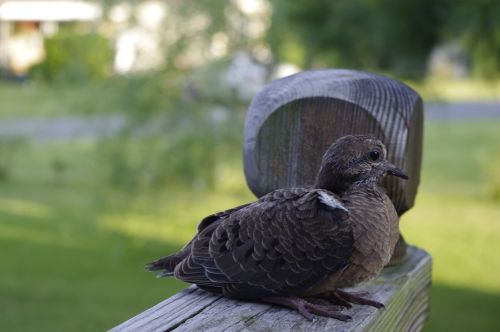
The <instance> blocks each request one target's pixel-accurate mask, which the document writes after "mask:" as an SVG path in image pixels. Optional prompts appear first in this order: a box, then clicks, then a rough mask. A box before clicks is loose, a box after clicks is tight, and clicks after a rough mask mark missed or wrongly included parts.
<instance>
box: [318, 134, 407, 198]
mask: <svg viewBox="0 0 500 332" xmlns="http://www.w3.org/2000/svg"><path fill="white" fill-rule="evenodd" d="M386 158H387V149H386V148H385V145H384V144H383V143H382V142H381V141H380V140H378V139H376V138H374V137H372V136H367V135H348V136H344V137H341V138H339V139H338V140H336V141H335V142H334V143H333V144H332V145H331V146H330V148H328V150H327V151H326V152H325V154H324V155H323V161H322V163H321V168H320V171H319V173H318V177H317V179H316V186H317V187H318V188H323V189H328V190H331V191H333V192H335V193H340V192H342V191H344V190H346V189H347V188H349V187H350V186H351V185H352V184H353V183H360V182H363V183H367V184H376V183H378V181H379V179H380V178H381V177H383V176H385V175H394V176H398V177H400V178H403V179H408V176H407V175H406V173H405V172H404V171H403V170H401V169H399V168H398V167H396V166H395V165H393V164H391V163H390V162H388V161H387V159H386Z"/></svg>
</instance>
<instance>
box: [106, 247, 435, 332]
mask: <svg viewBox="0 0 500 332" xmlns="http://www.w3.org/2000/svg"><path fill="white" fill-rule="evenodd" d="M430 283H431V258H430V256H429V255H428V254H427V253H426V252H424V251H423V250H421V249H417V248H415V247H410V248H409V253H408V255H407V258H406V260H405V262H404V263H402V264H400V265H398V266H395V267H389V268H386V269H384V271H383V272H382V274H381V275H380V276H379V277H378V278H377V279H375V280H374V281H372V282H369V283H365V284H362V285H359V286H357V287H355V288H353V289H352V290H355V291H361V290H368V291H369V292H370V297H371V298H373V299H375V300H377V301H380V302H382V303H384V304H385V306H386V308H385V309H380V310H377V309H375V308H372V307H368V306H359V305H354V307H353V308H352V309H349V310H348V311H347V312H346V313H348V314H349V315H351V316H352V317H353V320H352V321H350V322H341V321H337V320H335V319H331V318H325V317H317V318H315V319H314V320H313V321H312V322H310V321H307V320H306V319H304V318H303V317H302V316H301V315H299V314H298V313H296V312H293V311H291V310H289V309H285V308H280V307H277V306H271V305H267V304H260V303H250V302H242V301H236V300H230V299H226V298H222V297H220V296H215V295H211V294H209V293H206V292H204V291H202V290H199V289H197V288H196V286H191V287H189V288H187V289H185V290H184V291H182V292H180V293H178V294H176V295H174V296H173V297H171V298H169V299H167V300H165V301H163V302H161V303H160V304H158V305H156V306H154V307H153V308H151V309H149V310H146V311H144V312H143V313H141V314H139V315H137V316H136V317H134V318H132V319H130V320H128V321H126V322H124V323H123V324H121V325H119V326H117V327H115V328H113V329H112V330H111V331H115V332H118V331H290V330H291V331H310V332H313V331H419V330H420V329H421V328H422V326H423V324H424V322H425V320H426V319H427V315H428V310H429V292H430Z"/></svg>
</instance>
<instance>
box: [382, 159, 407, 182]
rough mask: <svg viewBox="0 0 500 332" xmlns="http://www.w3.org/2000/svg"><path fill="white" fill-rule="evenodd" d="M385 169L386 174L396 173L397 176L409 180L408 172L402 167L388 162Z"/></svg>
mask: <svg viewBox="0 0 500 332" xmlns="http://www.w3.org/2000/svg"><path fill="white" fill-rule="evenodd" d="M384 169H385V172H386V174H389V175H394V176H397V177H398V178H402V179H405V180H408V174H406V172H405V171H403V170H402V169H400V168H398V167H396V165H393V164H391V163H389V162H386V163H385V165H384Z"/></svg>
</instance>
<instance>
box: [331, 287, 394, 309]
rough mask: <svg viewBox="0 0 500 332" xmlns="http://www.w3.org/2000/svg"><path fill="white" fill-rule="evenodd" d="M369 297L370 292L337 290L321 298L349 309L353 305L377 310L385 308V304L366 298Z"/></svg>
mask: <svg viewBox="0 0 500 332" xmlns="http://www.w3.org/2000/svg"><path fill="white" fill-rule="evenodd" d="M367 295H368V292H346V291H342V290H340V289H335V290H332V291H328V292H325V293H323V294H321V298H323V299H327V300H329V301H330V302H333V303H336V304H338V305H341V306H344V307H347V308H351V307H352V304H351V303H355V304H362V305H369V306H372V307H375V308H385V306H384V304H382V303H380V302H377V301H373V300H370V299H367V298H366V297H365V296H367Z"/></svg>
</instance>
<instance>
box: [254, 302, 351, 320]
mask: <svg viewBox="0 0 500 332" xmlns="http://www.w3.org/2000/svg"><path fill="white" fill-rule="evenodd" d="M263 301H264V302H267V303H272V304H278V305H281V306H284V307H288V308H291V309H295V310H297V311H298V312H299V313H300V314H301V315H302V316H304V317H305V318H306V319H307V320H313V318H314V315H313V314H315V315H318V316H324V317H331V318H335V319H338V320H341V321H348V320H351V316H348V315H343V314H340V313H338V312H337V311H340V310H342V307H339V306H336V305H321V304H315V303H311V302H308V301H306V300H305V299H303V298H300V297H293V296H276V297H267V298H264V299H263Z"/></svg>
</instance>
